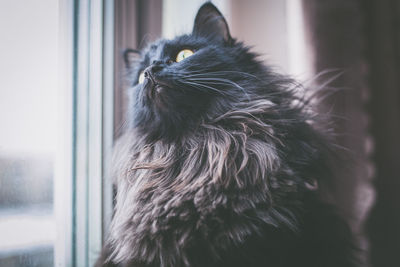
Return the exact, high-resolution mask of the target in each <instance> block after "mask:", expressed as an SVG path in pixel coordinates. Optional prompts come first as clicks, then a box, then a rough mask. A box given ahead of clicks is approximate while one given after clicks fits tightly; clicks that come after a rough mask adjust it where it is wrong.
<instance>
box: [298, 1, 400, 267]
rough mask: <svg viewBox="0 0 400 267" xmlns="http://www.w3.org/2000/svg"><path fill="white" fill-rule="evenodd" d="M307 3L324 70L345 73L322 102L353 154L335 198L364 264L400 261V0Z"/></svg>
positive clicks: (379, 266)
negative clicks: (335, 89) (358, 243)
mask: <svg viewBox="0 0 400 267" xmlns="http://www.w3.org/2000/svg"><path fill="white" fill-rule="evenodd" d="M303 7H304V14H305V20H306V23H307V29H308V35H309V36H308V37H309V41H310V43H311V45H312V50H313V53H314V59H315V61H314V63H313V64H314V68H315V70H316V72H317V73H318V72H322V71H326V70H340V71H341V72H342V74H341V75H340V76H339V77H338V78H337V79H335V80H334V81H333V82H332V83H331V86H333V87H335V88H338V89H339V90H338V92H337V93H336V94H335V95H334V96H333V97H330V98H328V99H327V100H326V101H324V103H323V107H322V108H321V110H322V111H326V110H329V111H331V113H332V114H334V115H335V118H336V119H335V120H336V123H335V125H336V126H335V132H336V133H338V137H337V142H338V143H339V144H340V145H341V146H343V147H345V148H347V149H348V150H349V151H350V155H351V158H352V161H351V163H349V165H350V166H348V168H344V171H342V172H341V173H338V175H337V176H338V179H337V181H336V184H335V200H336V202H337V204H338V206H339V208H340V211H341V212H342V213H343V214H344V215H345V217H346V218H347V219H348V221H349V223H350V225H351V226H352V228H353V230H354V232H355V233H356V234H357V236H358V237H360V246H361V248H362V249H363V250H364V251H365V253H363V255H362V257H363V258H362V261H363V265H362V266H376V267H384V266H400V253H399V252H400V230H399V229H400V228H399V227H400V194H399V192H400V191H399V189H400V175H399V174H400V142H399V139H400V91H399V89H400V88H399V74H400V72H399V70H400V69H399V67H400V57H399V56H400V53H399V52H400V46H399V41H400V23H399V20H400V1H397V0H380V1H374V0H367V1H365V0H323V1H321V0H303ZM333 72H334V71H333ZM323 79H326V77H324V76H323V77H322V79H320V80H321V83H322V82H323ZM371 207H372V208H371Z"/></svg>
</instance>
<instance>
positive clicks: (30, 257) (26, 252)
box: [0, 0, 59, 267]
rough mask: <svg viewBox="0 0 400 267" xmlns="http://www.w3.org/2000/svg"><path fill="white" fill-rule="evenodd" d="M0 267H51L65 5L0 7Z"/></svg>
mask: <svg viewBox="0 0 400 267" xmlns="http://www.w3.org/2000/svg"><path fill="white" fill-rule="evenodd" d="M0 18H1V22H2V23H0V35H1V42H0V58H1V60H0V72H1V73H2V74H1V75H0V84H1V89H0V114H1V116H0V125H1V131H0V236H1V238H0V265H1V266H7V267H13V266H51V265H53V253H54V244H55V239H56V230H55V217H54V198H53V185H54V177H55V176H54V175H55V172H54V170H55V162H56V152H57V123H58V122H57V102H58V98H57V87H58V81H57V75H58V73H57V64H58V62H57V56H58V49H57V45H58V44H57V34H58V19H59V17H58V2H57V1H52V0H44V1H40V2H37V1H26V0H18V1H14V0H7V1H1V2H0Z"/></svg>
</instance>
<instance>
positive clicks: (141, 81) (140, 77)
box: [138, 71, 144, 84]
mask: <svg viewBox="0 0 400 267" xmlns="http://www.w3.org/2000/svg"><path fill="white" fill-rule="evenodd" d="M143 82H144V71H142V72H141V73H140V74H139V79H138V83H139V84H142V83H143Z"/></svg>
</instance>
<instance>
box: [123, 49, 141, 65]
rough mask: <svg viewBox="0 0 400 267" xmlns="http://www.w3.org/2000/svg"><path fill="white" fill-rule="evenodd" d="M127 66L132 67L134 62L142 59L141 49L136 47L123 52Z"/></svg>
mask: <svg viewBox="0 0 400 267" xmlns="http://www.w3.org/2000/svg"><path fill="white" fill-rule="evenodd" d="M123 57H124V62H125V67H126V68H128V69H130V68H132V66H133V65H134V64H136V63H137V62H138V61H140V58H141V55H140V51H139V50H136V49H126V50H125V51H124V54H123Z"/></svg>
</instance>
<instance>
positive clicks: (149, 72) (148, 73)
mask: <svg viewBox="0 0 400 267" xmlns="http://www.w3.org/2000/svg"><path fill="white" fill-rule="evenodd" d="M161 69H162V66H160V65H151V66H148V67H147V68H146V69H145V70H144V72H143V74H144V77H145V78H147V79H151V80H152V81H154V75H155V74H156V73H157V72H159V71H160V70H161Z"/></svg>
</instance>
